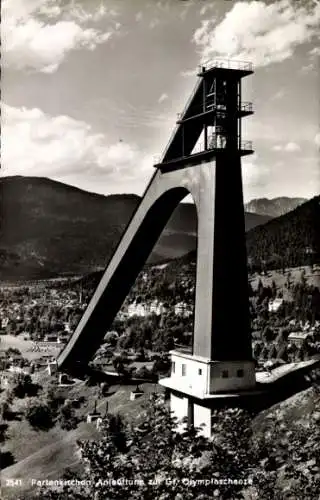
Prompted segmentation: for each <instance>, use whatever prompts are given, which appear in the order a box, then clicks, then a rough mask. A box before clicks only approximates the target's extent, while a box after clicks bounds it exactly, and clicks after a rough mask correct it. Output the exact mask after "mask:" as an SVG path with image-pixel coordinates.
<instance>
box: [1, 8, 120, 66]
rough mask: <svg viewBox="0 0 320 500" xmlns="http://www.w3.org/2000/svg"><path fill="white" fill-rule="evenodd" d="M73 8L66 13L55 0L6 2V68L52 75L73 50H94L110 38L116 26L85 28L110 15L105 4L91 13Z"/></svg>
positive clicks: (4, 61)
mask: <svg viewBox="0 0 320 500" xmlns="http://www.w3.org/2000/svg"><path fill="white" fill-rule="evenodd" d="M72 6H73V7H72V8H71V9H69V10H67V9H66V8H65V7H63V6H61V5H60V3H59V2H54V1H53V0H4V2H3V5H2V16H3V23H2V43H3V50H2V63H3V65H4V66H5V67H11V68H14V69H18V70H22V69H32V70H36V71H40V72H44V73H52V72H54V71H56V70H57V68H58V67H59V66H60V64H61V63H62V61H63V60H64V59H65V57H66V56H67V54H68V53H69V52H71V51H72V50H75V49H79V48H85V49H88V50H93V49H94V48H95V47H96V46H97V45H99V44H102V43H104V42H106V41H108V40H109V39H110V37H111V36H112V34H113V32H114V30H115V28H114V26H110V29H109V30H108V31H101V30H97V29H94V28H93V27H88V26H85V25H84V23H85V24H86V23H89V22H91V23H92V22H96V21H98V20H100V19H102V17H104V16H106V15H107V14H108V12H107V10H106V9H105V8H104V7H103V5H102V4H101V5H100V7H99V8H98V9H97V11H96V12H92V13H90V12H86V11H84V9H83V8H81V7H79V6H78V5H77V4H75V3H72Z"/></svg>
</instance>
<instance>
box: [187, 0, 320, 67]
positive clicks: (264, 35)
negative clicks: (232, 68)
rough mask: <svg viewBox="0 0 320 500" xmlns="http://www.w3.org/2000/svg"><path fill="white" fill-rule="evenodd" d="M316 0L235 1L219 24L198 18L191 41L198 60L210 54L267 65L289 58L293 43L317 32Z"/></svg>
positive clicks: (318, 9) (318, 12)
mask: <svg viewBox="0 0 320 500" xmlns="http://www.w3.org/2000/svg"><path fill="white" fill-rule="evenodd" d="M319 22H320V2H319V1H318V0H317V1H316V3H312V5H310V6H309V8H308V7H306V6H297V5H296V4H295V3H294V2H293V1H292V2H290V0H280V1H276V2H274V3H271V4H269V3H265V2H263V1H258V0H254V1H252V2H248V1H243V2H237V3H236V4H235V5H234V6H233V7H232V8H231V9H230V10H229V11H228V12H227V13H226V15H225V16H224V18H223V19H222V21H221V22H220V23H219V24H216V22H215V20H214V19H209V20H205V21H202V25H201V27H200V28H198V29H197V30H196V31H195V33H194V35H193V41H194V43H195V44H196V45H197V46H198V47H199V52H200V56H201V60H202V62H205V61H206V60H208V59H212V58H214V57H225V58H231V59H239V60H249V61H252V62H253V63H254V65H255V66H267V65H269V64H271V63H276V62H281V61H284V60H285V59H288V58H290V57H291V56H292V55H293V53H294V50H295V48H296V47H298V46H299V45H301V44H303V43H305V42H311V41H312V40H313V39H315V38H316V37H317V36H318V32H319Z"/></svg>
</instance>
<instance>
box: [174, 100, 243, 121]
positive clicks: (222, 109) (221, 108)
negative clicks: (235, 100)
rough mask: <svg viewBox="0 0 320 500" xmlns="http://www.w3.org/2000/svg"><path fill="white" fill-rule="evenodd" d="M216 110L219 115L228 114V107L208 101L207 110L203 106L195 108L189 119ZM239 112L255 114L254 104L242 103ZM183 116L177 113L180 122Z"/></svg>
mask: <svg viewBox="0 0 320 500" xmlns="http://www.w3.org/2000/svg"><path fill="white" fill-rule="evenodd" d="M214 110H216V112H217V113H220V114H223V115H225V114H226V113H227V109H226V106H225V105H223V104H221V103H220V104H215V103H214V102H213V101H211V102H210V101H208V102H206V109H204V107H203V105H200V106H195V107H193V108H192V111H193V114H192V115H190V116H188V118H192V117H193V116H197V115H200V114H202V113H206V112H208V111H214ZM237 111H244V112H253V105H252V102H249V101H245V102H241V103H240V106H238V107H237ZM183 114H184V112H182V113H177V120H178V121H180V120H182V119H183Z"/></svg>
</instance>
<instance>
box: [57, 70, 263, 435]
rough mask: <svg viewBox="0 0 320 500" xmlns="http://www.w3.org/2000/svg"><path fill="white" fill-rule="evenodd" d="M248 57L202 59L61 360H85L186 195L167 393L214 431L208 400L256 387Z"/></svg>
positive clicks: (69, 364)
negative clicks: (189, 301)
mask: <svg viewBox="0 0 320 500" xmlns="http://www.w3.org/2000/svg"><path fill="white" fill-rule="evenodd" d="M252 73H253V69H252V65H251V64H250V63H244V62H238V61H217V62H214V63H210V64H209V65H208V66H203V67H201V69H200V70H199V73H198V81H197V84H196V87H195V89H194V91H193V93H192V95H191V97H190V99H189V101H188V102H187V105H186V107H185V109H184V111H183V112H182V113H181V114H180V115H179V119H178V121H177V127H176V129H175V131H174V133H173V135H172V137H171V139H170V141H169V144H168V146H167V149H166V151H165V153H164V154H163V157H162V159H161V161H160V162H159V163H157V164H156V165H155V168H156V169H155V172H154V174H153V176H152V178H151V181H150V183H149V185H148V186H147V188H146V191H145V193H144V195H143V198H142V201H141V203H140V205H139V206H138V208H137V210H136V211H135V213H134V214H133V216H132V218H131V220H130V222H129V224H128V226H127V228H126V230H125V232H124V234H123V237H122V239H121V240H120V242H119V244H118V247H117V248H116V250H115V252H114V254H113V256H112V258H111V260H110V262H109V264H108V266H107V268H106V270H105V273H104V275H103V277H102V279H101V281H100V283H99V285H98V287H97V289H96V291H95V293H94V295H93V297H92V299H91V301H90V303H89V304H88V307H87V309H86V310H85V312H84V314H83V316H82V318H81V320H80V322H79V324H78V326H77V328H76V330H75V332H74V334H73V335H72V337H71V338H70V340H69V342H68V344H67V345H66V347H65V349H64V350H63V351H62V353H61V354H60V355H59V357H58V360H57V362H58V367H59V368H60V369H62V370H69V371H71V370H74V369H76V368H77V367H79V368H80V367H81V366H82V365H86V364H87V362H88V361H89V360H90V358H91V357H92V356H93V355H94V353H95V352H96V350H97V349H98V347H99V346H100V344H101V342H102V339H103V337H104V335H105V332H106V331H107V329H108V327H110V325H111V323H112V321H113V319H114V318H115V316H116V314H117V312H118V311H119V309H120V307H121V305H122V303H123V301H124V300H125V297H126V296H127V294H128V292H129V290H130V288H131V286H132V285H133V283H134V281H135V279H136V277H137V275H138V273H139V272H140V270H141V269H142V267H143V265H144V263H145V262H146V260H147V258H148V256H149V254H150V252H151V251H152V248H153V247H154V245H155V243H156V241H157V239H158V238H159V236H160V234H161V232H162V230H163V229H164V227H165V225H166V223H167V222H168V220H169V218H170V216H171V215H172V213H173V211H174V209H175V208H176V206H177V205H178V204H179V202H180V201H181V200H182V199H183V198H184V197H185V196H186V195H187V194H189V193H190V194H191V195H192V197H193V200H194V202H195V205H196V210H197V215H198V249H197V271H196V294H195V314H194V332H193V342H192V353H191V354H187V353H184V352H180V351H172V352H171V357H172V370H171V376H170V377H168V378H166V379H162V380H161V384H162V385H163V386H165V387H167V388H168V389H169V390H170V394H171V409H172V411H173V413H174V415H176V416H177V417H178V418H183V417H188V421H189V422H191V423H193V424H194V425H196V426H197V425H200V424H201V423H204V424H205V430H204V432H205V433H206V434H207V435H210V433H211V413H212V410H211V407H212V402H213V400H214V398H216V397H220V398H221V397H222V395H223V394H225V395H226V397H227V395H229V396H231V395H232V394H234V393H239V392H240V393H241V392H243V391H247V390H250V389H253V388H254V386H255V369H254V362H253V359H252V351H251V336H250V325H249V299H248V275H247V259H246V244H245V223H244V206H243V192H242V175H241V157H242V156H244V155H249V154H252V153H253V150H252V144H251V142H249V141H247V142H243V141H242V137H241V121H242V118H243V117H245V116H249V115H251V114H252V104H251V103H248V102H242V99H241V81H242V78H243V77H246V76H248V75H251V74H252Z"/></svg>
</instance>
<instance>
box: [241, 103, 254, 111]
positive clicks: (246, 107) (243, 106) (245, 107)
mask: <svg viewBox="0 0 320 500" xmlns="http://www.w3.org/2000/svg"><path fill="white" fill-rule="evenodd" d="M240 110H241V111H249V112H252V110H253V105H252V102H249V101H244V102H242V103H241V104H240Z"/></svg>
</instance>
